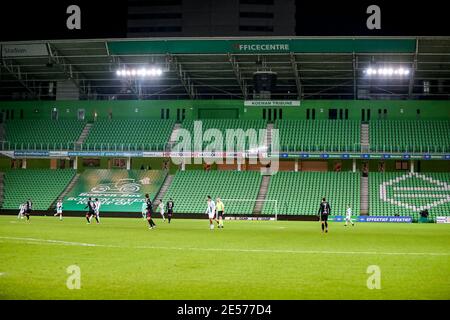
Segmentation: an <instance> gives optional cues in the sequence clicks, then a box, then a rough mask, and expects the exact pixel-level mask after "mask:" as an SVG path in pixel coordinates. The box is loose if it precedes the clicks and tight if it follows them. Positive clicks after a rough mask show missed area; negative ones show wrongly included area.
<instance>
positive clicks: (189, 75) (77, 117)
mask: <svg viewBox="0 0 450 320" xmlns="http://www.w3.org/2000/svg"><path fill="white" fill-rule="evenodd" d="M1 46H2V66H1V78H0V84H1V86H0V94H1V98H2V101H0V111H1V114H2V117H1V119H2V124H1V128H0V135H1V141H2V142H1V153H2V157H1V158H0V167H1V168H2V171H3V175H1V184H2V186H3V189H2V190H3V191H2V192H1V193H0V194H1V197H2V205H3V210H13V209H16V208H18V206H19V204H20V201H22V200H21V199H22V198H24V197H28V196H29V195H28V196H27V194H30V193H34V194H39V195H40V197H41V198H42V202H41V203H39V206H38V208H39V209H40V210H43V212H45V211H46V210H50V209H51V208H52V207H53V206H54V204H55V202H56V200H57V199H58V198H61V199H64V201H65V203H68V208H69V209H68V210H72V211H73V212H74V214H76V212H78V211H80V210H82V206H83V203H84V201H85V198H86V197H88V196H90V195H92V196H95V195H97V196H100V197H102V199H103V201H105V202H107V203H108V204H107V205H106V206H105V208H108V206H110V209H106V210H107V211H110V212H111V214H114V213H115V212H120V213H122V214H125V215H127V213H131V212H134V213H136V212H139V207H140V206H139V205H138V204H139V203H140V201H142V192H148V193H150V194H151V195H152V197H153V198H154V199H160V198H161V199H164V200H167V199H168V197H173V198H176V199H178V201H177V203H180V204H179V205H178V207H177V208H178V210H180V212H181V213H184V214H186V216H189V215H191V216H198V215H199V214H200V213H202V212H203V211H204V210H203V209H202V208H203V206H204V197H205V195H206V194H208V193H212V194H213V195H214V196H221V197H222V198H225V199H227V200H229V204H228V205H229V208H230V209H229V210H228V213H230V214H234V215H236V216H254V217H270V216H273V215H277V216H278V217H284V218H304V219H310V218H311V217H312V216H313V215H314V214H315V211H316V207H317V201H318V199H320V198H321V197H322V196H323V195H324V193H326V194H328V195H330V197H331V199H333V201H334V204H335V207H336V208H337V211H338V212H344V210H345V206H347V205H349V203H351V204H352V206H353V207H354V211H355V212H357V213H360V214H363V215H367V214H370V215H374V216H377V215H383V216H389V215H402V216H410V217H412V218H414V219H415V220H418V218H419V214H420V212H421V211H423V210H425V209H427V210H429V211H430V212H431V216H432V218H433V221H435V220H436V218H437V217H439V216H447V215H448V213H449V212H450V210H449V207H448V206H449V205H450V195H449V192H450V191H449V190H450V188H449V187H448V186H449V183H450V176H449V172H450V167H449V166H450V105H449V103H448V98H449V94H450V89H449V88H450V85H449V81H450V80H449V79H450V68H449V66H450V58H449V57H450V39H448V38H442V37H441V38H431V37H419V38H412V37H411V38H373V37H372V38H367V37H366V38H363V37H361V38H345V37H340V38H339V37H338V38H298V37H291V38H286V37H270V38H267V37H260V38H182V39H181V38H164V39H162V38H154V39H96V40H61V41H57V40H52V41H33V42H14V43H2V44H1ZM261 73H263V74H264V73H266V74H271V75H273V74H275V75H276V78H270V77H269V78H270V81H272V82H270V84H269V85H266V84H263V85H262V86H261V85H260V83H259V82H258V81H265V80H264V79H262V78H258V77H255V75H257V74H261ZM261 87H262V88H263V89H261ZM197 121H201V123H202V126H203V128H204V129H217V130H218V131H219V132H225V131H226V130H227V129H243V130H244V131H245V130H248V129H258V130H259V129H264V130H267V131H266V132H269V133H270V132H275V131H276V132H277V133H278V139H279V141H278V142H279V148H278V150H272V149H271V148H270V146H269V145H270V143H268V142H267V141H266V142H267V145H266V146H265V147H267V149H264V151H261V149H258V150H256V151H255V150H253V149H252V148H250V147H246V148H245V149H244V150H242V151H241V152H231V153H228V151H227V150H223V149H215V150H213V151H211V150H210V149H207V151H205V150H203V149H200V150H194V151H192V150H189V151H188V152H186V153H183V154H178V155H175V154H173V152H172V151H173V148H174V146H175V144H176V142H177V134H178V133H179V132H180V130H181V129H185V130H186V131H187V132H194V131H195V128H196V122H197ZM268 136H269V135H268ZM206 145H207V143H206ZM246 146H247V145H246ZM255 154H257V155H261V157H262V158H261V159H260V160H264V159H268V158H270V159H275V158H276V159H277V160H279V169H278V172H277V174H274V172H271V171H270V168H268V170H266V172H265V173H263V174H260V172H262V171H264V170H261V169H264V168H266V164H265V163H263V161H252V155H255ZM174 157H178V158H180V157H181V158H186V159H192V158H200V157H201V158H205V157H217V158H230V157H231V158H233V159H235V160H236V161H235V163H233V164H228V163H213V164H212V165H209V164H206V163H203V162H202V161H201V162H200V163H196V162H193V163H191V164H189V163H188V161H186V162H185V163H182V164H180V165H174V164H173V162H172V161H171V160H173V158H174ZM238 158H239V159H241V161H237V159H238ZM20 168H22V169H27V170H17V169H20ZM55 169H61V170H55ZM45 176H47V177H49V178H48V179H49V181H48V183H47V182H46V181H45V180H46V179H45V178H43V177H45ZM23 179H30V180H31V181H40V184H39V185H36V186H35V188H34V189H26V190H23V192H22V191H20V192H18V191H17V190H18V186H19V185H20V181H23ZM53 181H57V182H58V183H56V184H55V183H53ZM214 181H224V182H225V183H223V185H222V186H216V187H214V188H213V190H206V189H204V188H202V187H201V186H212V185H214V183H213V182H214ZM193 185H195V186H199V187H198V188H196V190H192V186H193ZM319 186H320V187H319ZM337 190H339V192H337ZM257 200H259V201H257ZM265 200H267V201H265ZM188 214H189V215H188Z"/></svg>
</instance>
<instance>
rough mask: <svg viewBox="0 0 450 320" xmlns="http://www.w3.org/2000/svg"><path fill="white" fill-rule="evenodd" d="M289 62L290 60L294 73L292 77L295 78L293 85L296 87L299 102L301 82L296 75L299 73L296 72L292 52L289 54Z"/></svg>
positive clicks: (295, 63) (301, 90)
mask: <svg viewBox="0 0 450 320" xmlns="http://www.w3.org/2000/svg"><path fill="white" fill-rule="evenodd" d="M290 60H291V66H292V70H293V71H294V76H295V85H296V87H297V96H298V99H299V100H301V99H302V96H303V89H302V82H301V81H300V76H299V74H298V73H299V72H298V67H297V62H296V60H295V55H294V53H293V52H291V53H290Z"/></svg>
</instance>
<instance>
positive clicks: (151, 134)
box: [85, 119, 175, 150]
mask: <svg viewBox="0 0 450 320" xmlns="http://www.w3.org/2000/svg"><path fill="white" fill-rule="evenodd" d="M174 125H175V121H173V120H154V119H137V120H136V119H134V120H131V119H120V120H98V121H96V122H95V123H94V125H93V126H92V128H91V129H90V132H89V135H88V136H87V138H86V141H85V147H86V148H88V149H94V150H100V149H103V150H105V149H107V150H165V148H166V145H167V143H168V142H169V138H170V135H171V133H172V129H173V127H174Z"/></svg>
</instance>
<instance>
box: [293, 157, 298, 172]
mask: <svg viewBox="0 0 450 320" xmlns="http://www.w3.org/2000/svg"><path fill="white" fill-rule="evenodd" d="M294 171H295V172H298V159H295V167H294Z"/></svg>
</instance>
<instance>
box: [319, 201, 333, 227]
mask: <svg viewBox="0 0 450 320" xmlns="http://www.w3.org/2000/svg"><path fill="white" fill-rule="evenodd" d="M330 212H331V207H330V204H329V203H328V202H327V201H326V199H325V198H322V202H321V204H320V208H319V221H321V222H322V232H323V231H324V229H325V232H328V215H329V214H330Z"/></svg>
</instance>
